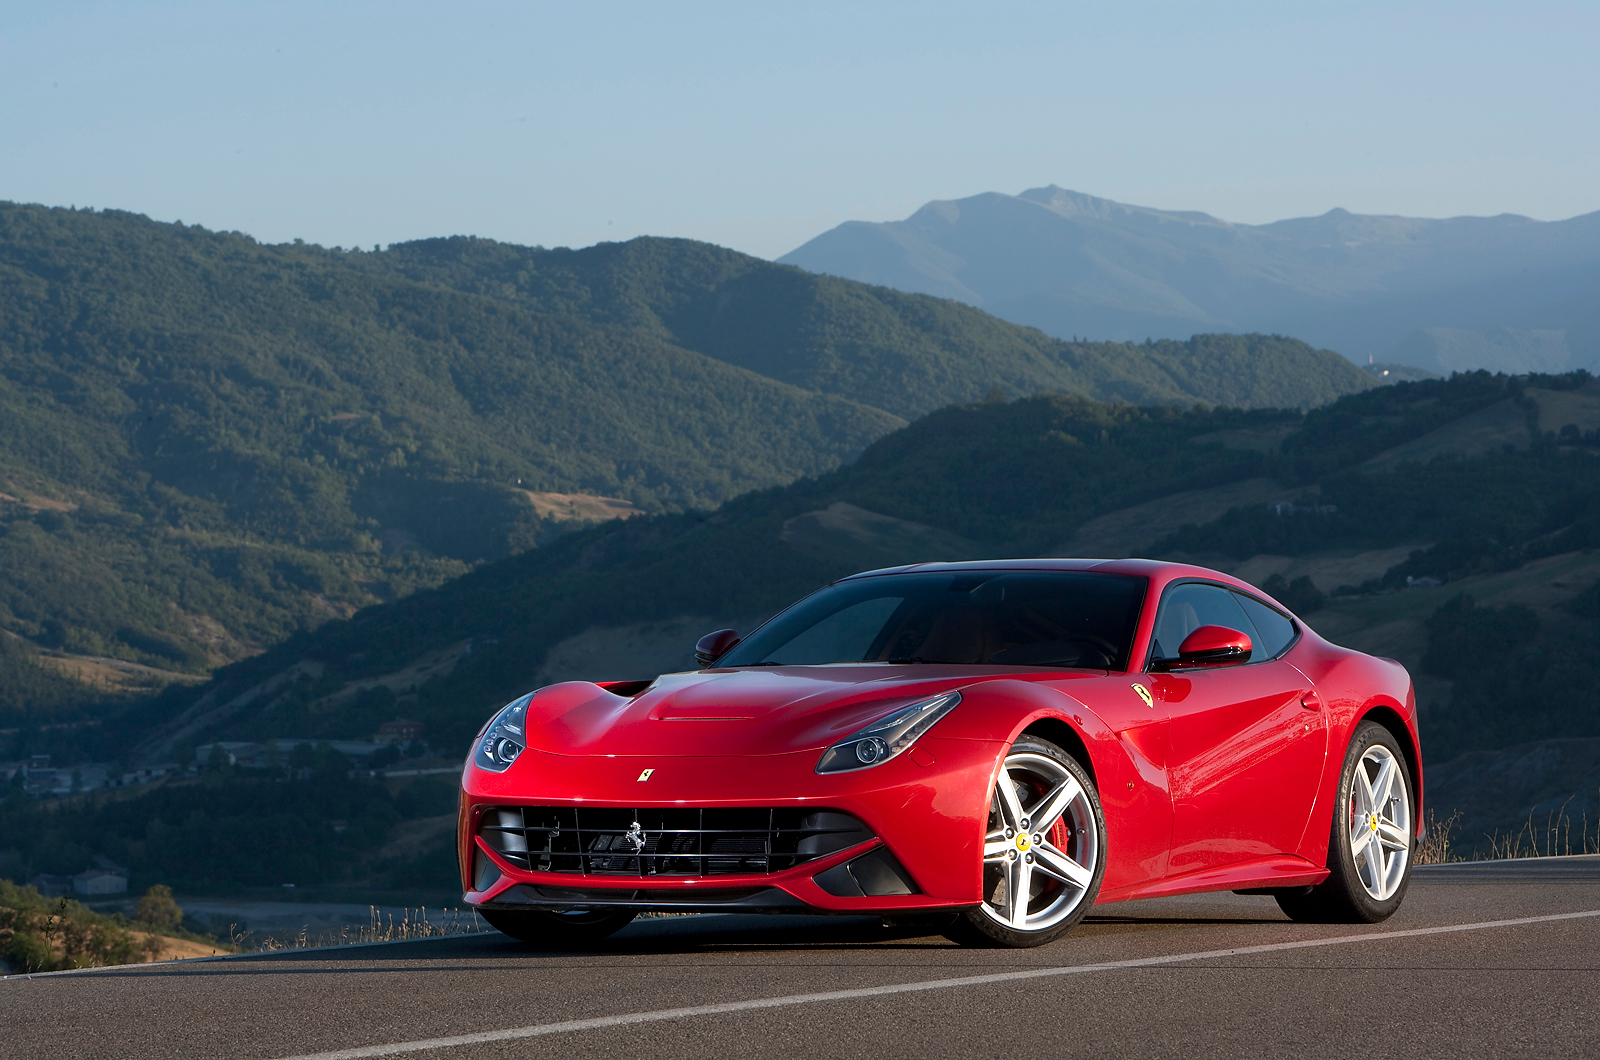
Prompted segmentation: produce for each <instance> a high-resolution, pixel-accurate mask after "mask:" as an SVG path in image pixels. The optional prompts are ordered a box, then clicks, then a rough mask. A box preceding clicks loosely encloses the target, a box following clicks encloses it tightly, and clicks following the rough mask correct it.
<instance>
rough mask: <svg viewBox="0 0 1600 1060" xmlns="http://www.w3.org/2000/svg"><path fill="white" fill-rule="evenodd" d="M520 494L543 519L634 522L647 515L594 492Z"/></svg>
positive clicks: (639, 509)
mask: <svg viewBox="0 0 1600 1060" xmlns="http://www.w3.org/2000/svg"><path fill="white" fill-rule="evenodd" d="M517 492H518V493H520V494H522V495H523V496H524V497H526V498H527V499H528V503H529V504H531V505H533V510H534V512H536V513H537V514H538V516H539V518H541V519H557V520H566V519H573V520H577V521H580V522H590V523H595V522H604V521H605V520H607V519H632V518H633V517H634V516H636V515H643V514H644V510H643V509H641V508H636V507H634V506H633V504H632V503H631V502H629V501H624V500H619V499H617V498H616V497H597V496H595V495H594V494H592V493H535V492H534V491H533V490H517Z"/></svg>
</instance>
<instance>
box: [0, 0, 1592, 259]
mask: <svg viewBox="0 0 1600 1060" xmlns="http://www.w3.org/2000/svg"><path fill="white" fill-rule="evenodd" d="M1597 42H1600V3H1595V2H1589V3H1583V4H1576V3H1573V4H1535V3H1520V4H1512V3H1469V2H1462V0H1454V2H1451V3H1441V4H1408V3H1397V2H1392V0H1391V2H1385V3H1365V2H1358V0H1343V2H1339V3H1329V4H1293V3H1288V2H1284V0H1279V2H1275V3H1264V4H1246V3H1218V4H1207V3H1200V2H1193V0H1190V2H1175V3H1148V4H1140V3H1128V2H1124V3H1118V4H1107V3H1097V4H1093V5H1079V4H1067V3H1058V4H1028V3H1007V4H994V5H976V4H965V5H949V4H937V3H918V4H901V3H881V4H863V3H860V2H856V3H846V4H832V3H820V2H816V0H807V2H805V3H788V4H781V5H780V4H769V5H764V6H762V5H754V4H750V3H730V4H687V3H684V4H675V3H660V2H657V3H639V4H635V3H623V2H591V3H586V4H564V5H553V4H536V3H518V4H493V3H482V4H470V3H461V4H448V5H447V4H420V3H405V2H398V0H395V2H388V3H381V4H380V3H372V4H359V3H331V2H327V0H321V2H318V3H305V2H283V3H272V4H225V3H217V2H208V3H146V4H130V3H123V4H81V3H70V2H52V3H33V2H29V0H8V2H7V3H6V4H5V5H4V11H3V13H0V93H3V95H0V101H3V108H0V199H11V200H17V201H25V202H43V203H50V204H58V205H68V204H76V205H79V206H84V205H92V206H96V207H107V206H114V207H119V208H123V209H129V210H135V211H139V212H142V213H148V214H150V215H151V216H153V217H156V218H159V219H162V220H173V219H182V220H184V221H187V222H190V223H196V222H198V223H201V224H204V225H206V226H207V227H210V228H223V229H239V230H242V231H245V232H249V233H250V234H252V235H255V236H257V237H258V238H261V239H264V240H270V241H280V240H287V239H292V238H296V237H301V238H304V239H306V240H308V241H312V242H318V243H324V244H338V245H344V246H349V245H355V244H359V245H371V244H373V243H390V242H397V241H400V240H404V239H412V238H416V237H420V236H430V235H445V234H451V233H473V234H477V235H483V236H491V237H494V238H497V239H504V240H511V241H515V242H519V243H541V244H544V245H546V246H559V245H568V246H583V245H587V244H590V243H593V242H596V241H598V240H604V239H625V238H628V237H631V236H634V235H639V234H644V233H649V234H656V235H675V236H692V237H695V238H698V239H706V240H710V241H712V242H715V243H721V244H724V245H727V246H732V247H736V248H738V249H740V250H745V251H749V252H751V253H755V254H760V255H764V256H767V257H774V256H777V255H779V254H782V253H784V252H785V251H788V250H790V249H792V248H793V247H795V246H797V245H798V244H800V243H801V242H804V241H805V240H806V239H809V238H810V237H811V236H813V235H815V234H817V233H818V232H821V231H823V230H824V229H826V228H829V227H831V226H833V225H835V224H837V223H839V222H840V221H844V220H849V219H862V220H888V219H893V218H899V217H903V216H905V215H907V214H909V213H910V212H911V211H912V210H914V209H916V208H917V207H918V206H920V205H922V204H923V203H924V202H926V201H928V200H929V199H935V198H941V199H948V198H957V197H960V196H964V195H971V194H973V193H976V192H981V191H991V190H993V191H1006V192H1018V191H1021V190H1023V189H1024V188H1029V187H1035V186H1038V185H1042V184H1049V183H1055V184H1060V185H1062V186H1063V187H1068V188H1073V189H1075V190H1078V191H1084V192H1088V193H1091V194H1094V195H1103V196H1107V197H1109V198H1114V199H1120V200H1123V201H1126V202H1134V203H1139V204H1142V205H1149V206H1159V207H1165V208H1170V209H1189V210H1204V211H1206V212H1208V213H1212V214H1215V215H1217V216H1219V217H1224V218H1227V219H1229V220H1234V221H1245V222H1263V221H1271V220H1277V219H1279V218H1283V217H1290V216H1301V215H1307V214H1318V213H1322V212H1324V211H1326V210H1328V209H1330V208H1331V207H1334V206H1343V207H1345V208H1347V209H1351V210H1355V211H1358V212H1366V213H1401V214H1411V215H1421V216H1449V215H1454V214H1465V213H1473V214H1492V213H1502V212H1512V213H1522V214H1527V215H1530V216H1533V217H1538V218H1543V219H1555V218H1561V217H1568V216H1571V215H1574V214H1578V213H1585V212H1588V211H1591V210H1596V209H1600V62H1597V61H1596V59H1595V55H1596V51H1597Z"/></svg>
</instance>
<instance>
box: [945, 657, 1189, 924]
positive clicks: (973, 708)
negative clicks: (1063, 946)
mask: <svg viewBox="0 0 1600 1060" xmlns="http://www.w3.org/2000/svg"><path fill="white" fill-rule="evenodd" d="M1074 684H1076V682H1074ZM1124 692H1126V690H1124ZM1085 698H1088V697H1085ZM1130 698H1131V697H1130ZM1025 733H1026V734H1029V735H1036V736H1039V737H1041V738H1043V739H1046V740H1049V741H1050V742H1052V743H1054V744H1056V745H1058V746H1060V747H1061V748H1062V749H1063V750H1065V751H1066V752H1067V753H1068V754H1070V755H1073V756H1074V757H1079V758H1080V759H1086V760H1085V761H1083V762H1082V764H1083V766H1084V767H1085V768H1086V769H1087V770H1088V771H1089V773H1090V774H1091V776H1092V777H1093V778H1094V782H1095V786H1096V788H1097V789H1098V794H1099V796H1100V805H1101V808H1102V810H1103V811H1104V813H1105V817H1106V833H1107V839H1106V849H1105V853H1104V856H1105V858H1106V875H1105V881H1104V883H1103V884H1102V885H1101V895H1102V900H1106V899H1111V900H1114V899H1115V896H1116V894H1117V893H1118V892H1121V891H1125V890H1130V889H1132V888H1135V887H1137V886H1139V885H1140V884H1143V883H1146V882H1148V881H1151V880H1155V879H1158V878H1160V877H1161V876H1162V875H1163V874H1164V873H1165V872H1166V867H1167V854H1168V851H1169V849H1170V848H1171V844H1172V796H1171V793H1170V791H1169V790H1168V786H1167V770H1166V765H1165V761H1166V758H1165V750H1164V749H1165V737H1166V723H1165V721H1164V720H1162V719H1160V718H1159V717H1154V716H1150V715H1138V714H1130V715H1128V716H1127V717H1117V718H1108V717H1106V716H1103V712H1101V711H1097V710H1095V709H1094V708H1093V707H1091V706H1090V705H1089V704H1088V703H1087V702H1086V701H1085V699H1080V698H1078V697H1076V696H1073V695H1070V694H1068V693H1067V692H1066V691H1063V690H1062V689H1061V688H1059V687H1057V686H1055V685H1053V684H1048V683H1034V682H1029V681H1013V680H999V681H986V682H984V683H982V684H980V685H975V686H972V687H969V688H966V689H963V690H962V702H961V705H960V706H959V707H957V708H956V709H955V710H953V711H951V712H950V713H949V714H948V715H946V716H945V717H944V718H942V719H941V720H940V721H939V724H938V725H936V726H934V728H933V729H932V730H931V732H930V735H937V736H939V737H940V738H941V739H946V740H981V741H985V742H993V743H997V744H998V745H1000V746H1002V747H1010V746H1011V745H1012V744H1014V743H1015V742H1016V741H1017V739H1018V738H1020V737H1021V736H1022V735H1024V734H1025ZM1073 744H1076V746H1073ZM999 767H1000V756H996V759H995V762H994V766H993V772H992V773H991V776H990V786H989V787H988V788H986V789H985V795H986V797H987V793H988V792H989V791H992V790H993V783H994V781H995V780H997V779H998V771H999ZM975 816H977V818H978V819H979V820H984V819H987V817H988V809H987V807H983V810H982V813H978V814H975Z"/></svg>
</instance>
